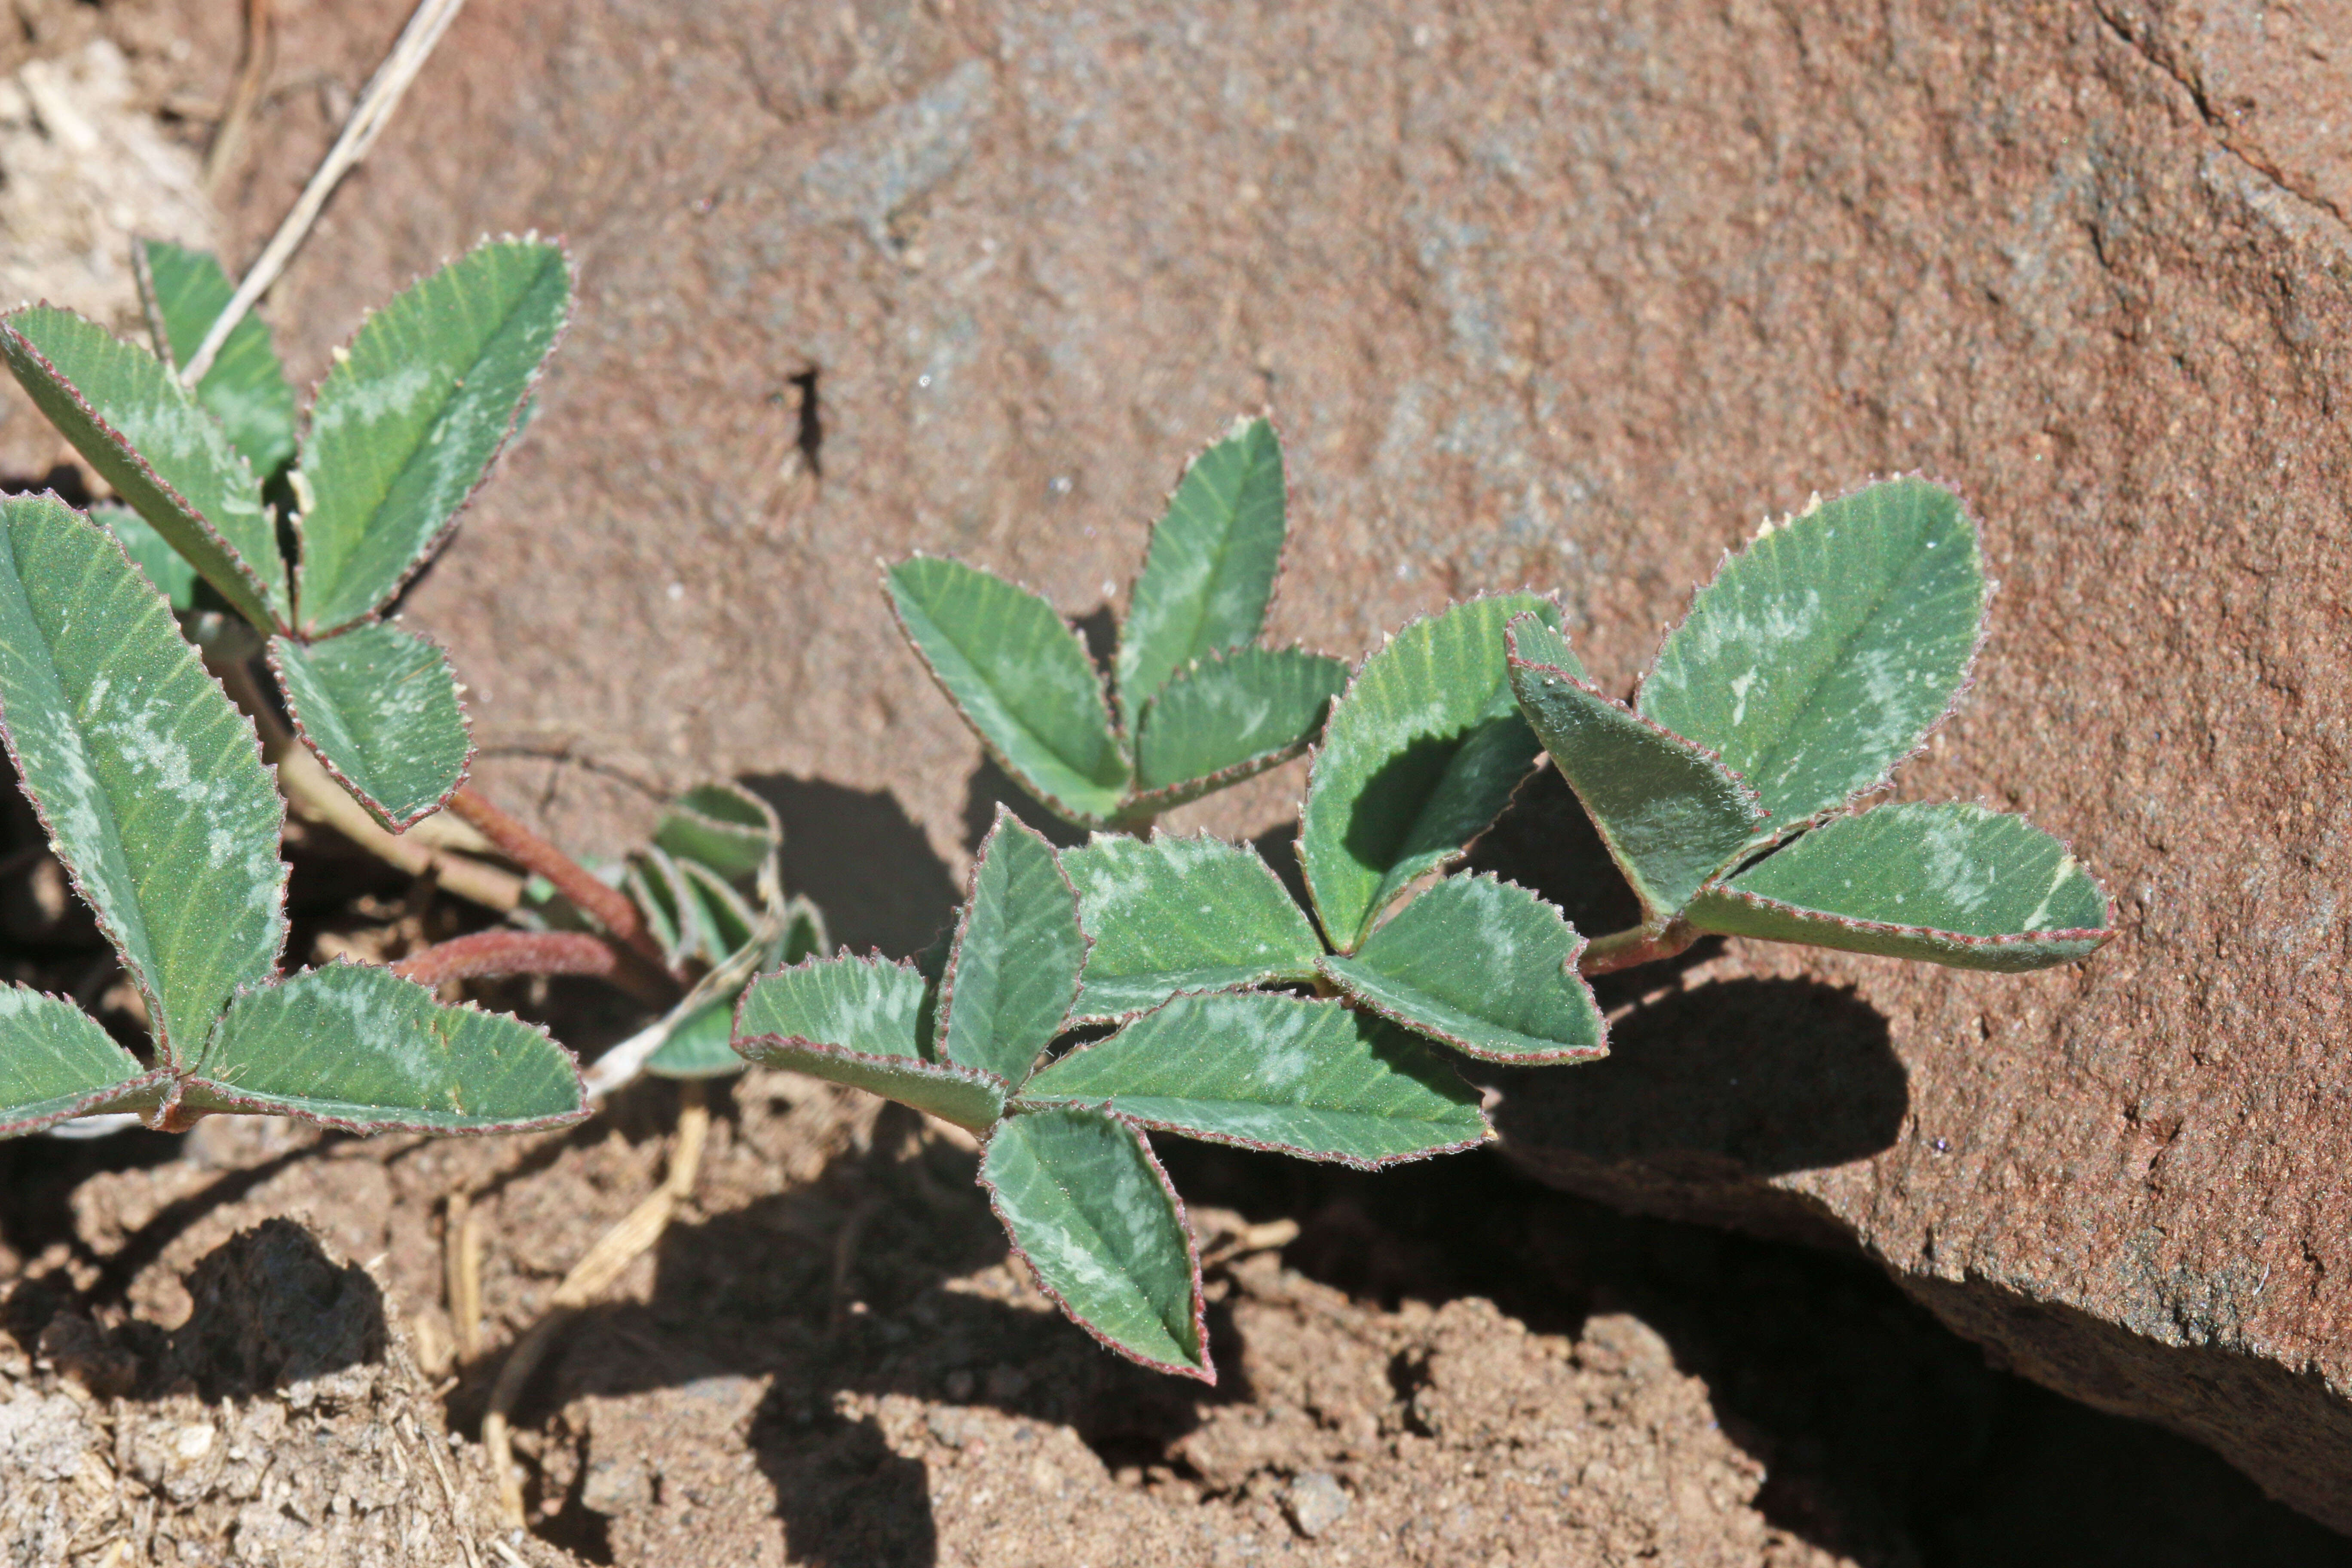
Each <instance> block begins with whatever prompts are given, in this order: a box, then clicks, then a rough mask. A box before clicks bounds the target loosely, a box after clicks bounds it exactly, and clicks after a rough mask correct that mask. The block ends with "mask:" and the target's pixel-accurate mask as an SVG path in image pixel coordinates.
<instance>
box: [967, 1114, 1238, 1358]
mask: <svg viewBox="0 0 2352 1568" xmlns="http://www.w3.org/2000/svg"><path fill="white" fill-rule="evenodd" d="M980 1181H981V1185H982V1186H983V1187H985V1188H987V1189H988V1201H989V1203H990V1205H992V1206H993V1207H994V1208H995V1210H996V1217H997V1218H998V1219H1000V1220H1002V1221H1003V1223H1004V1231H1005V1234H1006V1235H1007V1236H1009V1237H1012V1238H1013V1250H1014V1251H1016V1252H1018V1253H1019V1254H1020V1255H1021V1256H1022V1258H1024V1259H1025V1260H1026V1261H1027V1262H1028V1265H1029V1268H1030V1272H1031V1273H1033V1274H1034V1275H1035V1276H1036V1279H1037V1284H1038V1287H1039V1288H1040V1289H1043V1290H1044V1291H1045V1293H1046V1294H1047V1295H1049V1296H1051V1297H1052V1298H1053V1299H1054V1300H1055V1301H1056V1302H1058V1303H1059V1304H1060V1306H1061V1309H1062V1310H1063V1311H1065V1312H1067V1313H1068V1314H1069V1315H1070V1319H1071V1321H1073V1322H1075V1323H1076V1324H1077V1325H1078V1327H1080V1328H1082V1329H1084V1330H1086V1331H1087V1332H1088V1333H1090V1334H1092V1335H1093V1336H1094V1337H1095V1338H1096V1339H1097V1340H1099V1341H1100V1342H1103V1343H1104V1344H1106V1345H1108V1346H1109V1347H1110V1348H1111V1349H1112V1350H1115V1351H1117V1352H1118V1353H1119V1354H1121V1355H1123V1356H1126V1357H1127V1358H1128V1359H1129V1360H1130V1361H1137V1362H1140V1363H1143V1364H1144V1365H1145V1366H1148V1367H1152V1368H1154V1369H1156V1370H1158V1371H1160V1372H1172V1373H1180V1374H1181V1375H1183V1376H1185V1377H1197V1378H1199V1379H1200V1380H1201V1381H1202V1383H1209V1384H1213V1383H1215V1382H1216V1381H1217V1373H1216V1371H1215V1369H1214V1368H1213V1367H1212V1366H1210V1364H1209V1328H1208V1321H1207V1315H1206V1307H1205V1305H1204V1304H1203V1301H1202V1295H1201V1254H1200V1249H1199V1247H1197V1246H1196V1245H1195V1243H1194V1242H1193V1240H1192V1228H1191V1227H1190V1226H1188V1225H1186V1224H1185V1221H1184V1205H1183V1204H1182V1202H1181V1200H1180V1199H1178V1197H1177V1196H1176V1189H1175V1188H1174V1187H1172V1186H1171V1185H1169V1184H1168V1174H1167V1173H1166V1172H1164V1171H1162V1170H1161V1169H1160V1162H1159V1161H1157V1160H1155V1159H1153V1158H1152V1155H1151V1147H1150V1144H1148V1143H1146V1142H1144V1139H1143V1134H1142V1132H1141V1131H1139V1129H1138V1128H1136V1127H1135V1126H1134V1124H1132V1123H1131V1122H1129V1121H1125V1120H1123V1119H1122V1118H1119V1117H1116V1116H1108V1115H1106V1114H1104V1113H1103V1112H1101V1111H1098V1110H1035V1111H1030V1112H1028V1113H1026V1114H1024V1115H1020V1116H1014V1117H1010V1118H1008V1119H1006V1121H1004V1122H1003V1124H1002V1125H1001V1126H999V1127H998V1128H997V1129H996V1131H995V1132H994V1133H993V1134H992V1135H991V1136H990V1138H989V1140H988V1152H987V1154H986V1155H985V1156H983V1157H982V1160H981V1163H980Z"/></svg>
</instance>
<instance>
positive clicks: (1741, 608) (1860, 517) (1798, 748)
mask: <svg viewBox="0 0 2352 1568" xmlns="http://www.w3.org/2000/svg"><path fill="white" fill-rule="evenodd" d="M1989 598H1990V591H1989V589H1988V588H1987V586H1986V584H1985V574H1984V562H1983V558H1982V556H1981V554H1980V553H1979V550H1978V548H1977V531H1976V527H1975V525H1974V524H1973V523H1971V522H1970V521H1969V520H1968V518H1967V516H1966V515H1965V514H1964V513H1963V512H1962V511H1961V510H1960V500H1959V498H1958V496H1956V495H1954V494H1953V493H1952V492H1951V491H1949V490H1948V489H1944V488H1943V487H1942V486H1940V485H1936V484H1931V483H1929V482H1928V481H1927V480H1926V479H1916V478H1915V479H1889V480H1886V481H1885V482H1883V483H1880V484H1874V485H1871V486H1868V487H1866V488H1865V489H1860V490H1857V491H1855V492H1854V493H1853V494H1852V495H1847V496H1841V497H1839V498H1838V499H1837V500H1832V501H1822V502H1817V503H1816V504H1815V505H1814V506H1813V507H1812V508H1811V509H1810V510H1807V511H1806V512H1805V513H1804V514H1803V515H1802V516H1801V517H1796V518H1792V519H1790V521H1786V522H1783V523H1781V524H1780V525H1779V526H1778V527H1773V526H1770V525H1769V524H1768V525H1767V526H1766V528H1765V529H1764V531H1762V532H1760V533H1759V534H1758V535H1757V536H1756V541H1755V542H1754V543H1752V544H1750V545H1749V546H1748V549H1747V550H1746V551H1745V552H1742V553H1740V554H1738V555H1734V556H1730V557H1727V559H1726V560H1725V561H1724V563H1723V565H1722V568H1721V569H1720V570H1719V571H1717V573H1716V575H1715V581H1713V582H1712V583H1709V584H1707V585H1706V587H1704V588H1702V589H1700V590H1699V593H1698V597H1697V598H1696V600H1694V601H1693V602H1692V605H1691V612H1690V615H1689V616H1688V618H1686V619H1685V621H1684V622H1683V624H1682V625H1681V626H1677V627H1675V631H1674V633H1673V635H1672V636H1670V637H1667V638H1666V643H1665V647H1664V648H1663V649H1662V650H1660V652H1659V654H1658V662H1657V667H1656V668H1654V669H1653V670H1651V671H1650V673H1649V675H1648V677H1647V678H1646V679H1644V680H1643V682H1642V693H1641V699H1640V703H1639V706H1640V709H1641V711H1642V713H1643V715H1644V716H1645V717H1647V718H1650V719H1654V720H1655V721H1657V722H1659V723H1660V724H1662V725H1664V726H1665V727H1666V728H1667V729H1669V730H1672V731H1675V733H1676V734H1678V735H1684V736H1686V737H1688V738H1689V739H1690V740H1691V741H1693V742H1696V743H1697V744H1699V745H1702V746H1706V747H1708V748H1710V749H1712V750H1713V751H1714V752H1716V753H1717V755H1718V756H1720V757H1721V758H1722V759H1723V763H1724V766H1726V767H1727V768H1729V769H1731V770H1732V771H1733V772H1735V773H1738V774H1739V775H1740V776H1741V777H1742V778H1745V779H1746V780H1747V781H1748V784H1749V785H1750V786H1751V787H1753V788H1754V789H1755V791H1756V793H1757V795H1759V797H1760V798H1761V799H1762V801H1763V803H1764V806H1765V809H1766V810H1768V811H1769V812H1770V813H1771V814H1772V815H1771V819H1770V821H1769V823H1768V824H1766V825H1765V826H1763V827H1762V828H1760V829H1759V833H1761V834H1763V835H1768V836H1780V835H1785V834H1788V833H1790V832H1793V831H1794V830H1795V829H1796V828H1798V827H1800V826H1802V825H1803V824H1804V823H1805V822H1806V821H1808V820H1809V819H1811V818H1812V817H1814V816H1819V815H1820V814H1821V813H1822V812H1825V811H1831V810H1834V809H1835V808H1837V807H1838V806H1841V805H1844V804H1846V803H1847V802H1848V801H1850V800H1852V799H1853V797H1854V796H1855V795H1859V794H1861V793H1863V792H1864V791H1868V790H1872V789H1875V788H1877V787H1878V786H1879V785H1881V784H1885V782H1886V778H1887V774H1888V773H1889V772H1890V771H1891V770H1892V769H1893V768H1894V766H1895V763H1898V762H1900V761H1901V760H1902V759H1903V758H1905V757H1906V756H1908V755H1910V754H1911V752H1914V751H1916V750H1917V749H1918V746H1919V744H1920V742H1923V741H1925V740H1926V739H1927V732H1928V731H1930V730H1933V729H1934V728H1935V727H1936V726H1937V724H1938V723H1940V722H1941V721H1943V717H1944V715H1945V714H1946V713H1947V712H1948V711H1950V710H1951V704H1952V700H1953V698H1954V697H1955V696H1956V695H1957V694H1958V691H1959V689H1960V687H1961V685H1962V683H1963V682H1964V681H1966V680H1967V679H1968V672H1969V664H1970V663H1971V662H1972V661H1973V660H1974V659H1975V658H1976V651H1977V644H1978V641H1979V638H1980V637H1982V635H1983V631H1984V621H1985V610H1986V605H1987V602H1988V600H1989Z"/></svg>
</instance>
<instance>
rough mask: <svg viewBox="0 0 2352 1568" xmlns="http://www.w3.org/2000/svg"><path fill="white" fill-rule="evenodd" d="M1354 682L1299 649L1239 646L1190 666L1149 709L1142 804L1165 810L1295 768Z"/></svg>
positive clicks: (1138, 767) (1138, 760)
mask: <svg viewBox="0 0 2352 1568" xmlns="http://www.w3.org/2000/svg"><path fill="white" fill-rule="evenodd" d="M1347 684H1348V667H1347V666H1346V665H1345V664H1342V663H1341V662H1340V661H1339V660H1338V659H1336V658H1325V657H1324V656H1323V655H1321V654H1316V653H1305V652H1302V651H1300V650H1299V649H1297V648H1265V647H1240V648H1234V649H1233V650H1232V651H1231V652H1229V653H1223V654H1212V655H1209V656H1206V657H1204V658H1202V659H1201V660H1200V661H1199V662H1197V663H1195V664H1192V665H1188V666H1186V667H1184V668H1181V669H1180V670H1179V671H1178V672H1177V673H1176V675H1175V676H1174V677H1172V678H1171V679H1169V680H1168V682H1167V683H1166V684H1165V685H1163V686H1162V687H1161V688H1160V694H1159V695H1158V696H1156V697H1154V698H1152V699H1151V700H1150V701H1149V702H1148V703H1146V704H1145V705H1144V709H1143V717H1142V720H1141V721H1140V727H1139V729H1138V731H1137V732H1136V737H1135V775H1136V778H1135V782H1136V787H1137V789H1138V790H1139V792H1141V793H1140V795H1139V804H1141V805H1144V806H1145V807H1146V808H1147V809H1150V810H1151V811H1155V812H1158V811H1165V810H1167V809H1169V808H1170V807H1171V806H1177V805H1182V804H1184V802H1186V801H1188V800H1192V799H1195V798H1197V797H1198V796H1201V795H1207V794H1209V793H1210V792H1211V791H1212V790H1218V789H1223V787H1224V786H1225V785H1227V784H1239V783H1240V782H1241V781H1242V780H1244V779H1245V778H1248V777H1249V776H1250V775H1251V774H1253V773H1264V772H1265V770H1266V769H1268V768H1270V767H1273V766H1275V765H1276V764H1277V763H1286V762H1288V761H1289V760H1290V759H1291V758H1293V757H1295V756H1297V755H1298V753H1299V752H1303V751H1305V750H1306V749H1307V746H1308V745H1310V744H1311V743H1313V742H1314V740H1315V737H1316V736H1317V735H1318V734H1319V733H1320V732H1321V731H1322V729H1323V717H1324V715H1325V714H1326V713H1328V712H1329V711H1330V708H1331V700H1332V699H1333V698H1335V697H1337V696H1339V693H1340V691H1341V690H1342V689H1345V688H1346V686H1347Z"/></svg>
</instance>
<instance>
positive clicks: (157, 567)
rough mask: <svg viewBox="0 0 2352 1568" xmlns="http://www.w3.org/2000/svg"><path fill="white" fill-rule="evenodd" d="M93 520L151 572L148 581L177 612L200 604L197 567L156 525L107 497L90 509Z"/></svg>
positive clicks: (132, 559) (180, 612) (144, 570)
mask: <svg viewBox="0 0 2352 1568" xmlns="http://www.w3.org/2000/svg"><path fill="white" fill-rule="evenodd" d="M89 515H90V521H93V522H96V523H98V524H99V525H100V526H101V527H102V528H104V529H105V530H106V531H107V532H109V533H110V534H112V535H114V537H115V538H116V540H118V541H119V542H121V545H122V549H123V552H124V553H125V554H127V555H129V556H130V557H131V563H132V564H134V565H136V566H137V567H138V568H139V570H141V571H142V572H144V573H145V574H147V581H149V582H150V583H152V584H154V585H155V591H156V592H157V593H159V594H161V595H163V601H164V603H166V604H168V605H171V606H172V610H173V614H175V615H178V614H184V613H185V612H187V611H189V610H193V609H194V608H195V607H196V584H197V583H198V582H199V581H201V579H199V578H198V577H197V576H196V569H195V568H194V567H193V566H191V565H189V564H188V558H187V557H186V556H184V555H183V554H181V553H180V552H178V551H176V550H174V549H173V548H172V546H171V542H169V541H168V540H166V539H165V538H164V537H163V535H162V534H160V533H158V532H156V531H154V530H153V529H152V528H150V527H149V526H147V520H146V519H145V518H143V517H141V516H140V515H139V514H138V513H137V512H135V511H133V510H131V509H130V508H129V507H127V506H122V505H121V504H119V503H116V502H112V501H107V502H103V503H101V504H100V505H98V506H94V507H92V508H90V509H89Z"/></svg>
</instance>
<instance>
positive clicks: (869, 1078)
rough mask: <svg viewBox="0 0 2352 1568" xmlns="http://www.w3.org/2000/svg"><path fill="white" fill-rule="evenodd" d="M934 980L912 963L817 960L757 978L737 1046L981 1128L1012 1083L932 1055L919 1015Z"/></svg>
mask: <svg viewBox="0 0 2352 1568" xmlns="http://www.w3.org/2000/svg"><path fill="white" fill-rule="evenodd" d="M928 991H929V986H928V985H927V984H926V983H925V982H924V979H923V976H922V973H921V972H920V971H919V970H918V969H916V968H915V967H914V966H913V965H912V964H902V963H890V962H888V961H887V960H886V959H882V958H878V957H877V958H819V959H812V960H810V961H809V962H808V963H803V964H799V965H797V966H795V967H793V968H791V969H787V970H783V971H782V972H781V973H775V974H766V975H762V976H761V977H760V978H759V979H758V980H755V981H753V982H752V983H751V989H750V990H748V991H746V992H745V993H744V994H743V1001H742V1004H741V1005H740V1006H739V1007H738V1008H737V1009H736V1013H735V1048H736V1050H737V1051H738V1052H740V1053H741V1054H742V1055H743V1056H744V1057H745V1058H749V1059H750V1060H751V1061H755V1062H760V1063H761V1064H763V1065H765V1066H768V1067H777V1068H790V1069H792V1070H793V1071H794V1072H804V1073H808V1074H810V1075H811V1076H813V1077H815V1078H822V1079H830V1080H832V1081H833V1082H835V1083H845V1084H847V1085H849V1086H850V1087H851V1088H853V1089H866V1090H867V1091H868V1092H870V1093H874V1094H878V1095H882V1096H884V1097H885V1098H887V1099H890V1100H898V1101H899V1102H900V1103H902V1104H906V1105H911V1106H913V1107H914V1108H915V1109H916V1110H928V1111H929V1112H930V1113H931V1114H932V1115H934V1116H938V1117H942V1118H944V1119H946V1120H947V1121H952V1122H955V1123H957V1124H958V1125H959V1126H963V1127H969V1128H971V1130H972V1131H976V1132H977V1131H986V1130H987V1129H988V1128H989V1127H990V1126H991V1125H992V1124H993V1123H994V1122H995V1121H996V1119H997V1117H998V1116H999V1115H1001V1114H1002V1113H1003V1110H1004V1099H1005V1095H1006V1093H1007V1091H1008V1089H1009V1087H1010V1086H1009V1085H1007V1084H1006V1083H1005V1081H1004V1080H1003V1079H1001V1078H998V1077H997V1076H996V1075H994V1074H993V1073H989V1072H983V1071H981V1070H979V1069H977V1068H967V1067H961V1066H959V1065H957V1064H955V1063H952V1062H935V1061H929V1060H926V1059H925V1058H923V1056H922V1054H921V1047H920V1043H919V1042H920V1039H921V1033H920V1029H919V1019H920V1016H921V1014H922V1012H923V1004H924V1001H925V999H926V995H927V993H928Z"/></svg>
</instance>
